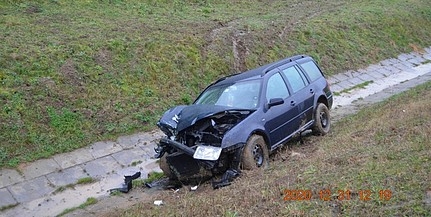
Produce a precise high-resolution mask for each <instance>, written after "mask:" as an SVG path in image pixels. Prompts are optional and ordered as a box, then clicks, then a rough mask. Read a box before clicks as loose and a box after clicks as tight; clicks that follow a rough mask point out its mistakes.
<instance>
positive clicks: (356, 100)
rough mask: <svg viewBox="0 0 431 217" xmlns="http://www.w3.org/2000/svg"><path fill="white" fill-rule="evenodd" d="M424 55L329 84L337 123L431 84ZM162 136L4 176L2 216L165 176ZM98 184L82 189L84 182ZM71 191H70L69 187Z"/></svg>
mask: <svg viewBox="0 0 431 217" xmlns="http://www.w3.org/2000/svg"><path fill="white" fill-rule="evenodd" d="M424 51H425V52H423V53H409V54H401V55H399V56H398V58H396V59H395V58H394V59H388V60H384V61H381V62H380V63H378V64H375V65H371V66H369V67H367V68H366V69H361V70H358V71H348V72H345V73H341V74H337V75H335V76H332V77H330V78H328V81H329V82H330V84H331V89H332V91H333V92H335V96H334V106H333V110H332V113H331V114H332V120H333V121H336V120H339V119H341V118H342V117H345V116H346V115H348V114H353V113H355V112H356V111H357V110H359V109H360V108H362V107H363V106H366V105H369V104H373V103H375V102H379V101H382V100H383V99H386V98H388V97H389V96H392V95H394V94H397V93H400V92H402V91H405V90H407V89H410V88H411V87H414V86H416V85H418V84H421V83H424V82H426V81H428V80H431V47H429V48H426V49H425V50H424ZM162 136H163V134H162V133H161V132H160V131H153V132H147V133H138V134H135V135H131V136H122V137H119V138H118V139H117V140H116V141H103V142H96V143H94V144H92V145H90V146H89V147H87V148H83V149H79V150H76V151H73V152H70V153H65V154H60V155H56V156H54V157H52V158H50V159H43V160H39V161H36V162H33V163H30V164H26V165H23V166H20V167H19V168H18V169H17V170H15V169H2V170H1V171H0V207H1V208H2V211H1V212H0V215H1V216H55V215H58V214H60V213H61V212H63V211H64V210H66V209H70V208H73V207H77V206H79V205H81V204H83V203H84V202H85V201H86V200H87V199H88V198H97V199H98V200H100V199H102V198H105V197H108V196H109V189H112V188H118V187H121V185H122V184H123V183H124V181H123V180H124V176H126V175H129V176H131V175H133V174H135V173H136V172H140V173H141V174H142V175H141V178H146V177H147V174H148V173H150V172H152V171H160V168H159V167H158V164H157V163H156V159H153V158H152V156H153V155H154V150H153V148H154V147H155V145H156V142H157V140H158V139H159V138H161V137H162ZM85 178H90V179H91V180H96V181H95V182H92V183H89V184H82V185H77V184H76V183H77V182H78V181H79V180H82V179H85ZM66 186H68V187H66ZM61 188H64V189H63V190H62V191H58V189H61Z"/></svg>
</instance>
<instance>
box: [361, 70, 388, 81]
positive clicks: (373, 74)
mask: <svg viewBox="0 0 431 217" xmlns="http://www.w3.org/2000/svg"><path fill="white" fill-rule="evenodd" d="M366 75H369V76H371V77H373V78H374V79H373V80H378V79H382V78H384V77H386V76H385V75H384V74H382V73H380V72H378V71H372V72H368V73H367V74H366Z"/></svg>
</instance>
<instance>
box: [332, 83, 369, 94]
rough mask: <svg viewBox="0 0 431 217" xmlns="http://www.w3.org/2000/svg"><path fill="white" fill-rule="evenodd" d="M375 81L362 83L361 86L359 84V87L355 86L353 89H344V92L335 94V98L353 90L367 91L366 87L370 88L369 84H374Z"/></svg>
mask: <svg viewBox="0 0 431 217" xmlns="http://www.w3.org/2000/svg"><path fill="white" fill-rule="evenodd" d="M373 82H374V81H365V82H362V83H360V84H357V85H355V86H353V87H349V88H346V89H343V90H342V91H340V92H334V95H335V96H339V95H341V94H342V93H349V92H350V91H352V90H354V89H365V87H366V86H368V85H369V84H372V83H373Z"/></svg>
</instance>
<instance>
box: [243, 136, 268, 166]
mask: <svg viewBox="0 0 431 217" xmlns="http://www.w3.org/2000/svg"><path fill="white" fill-rule="evenodd" d="M241 164H242V168H243V169H246V170H253V169H257V168H267V167H268V164H269V152H268V146H267V145H266V142H265V140H264V139H263V137H262V136H259V135H252V136H251V137H250V138H249V139H248V141H247V144H246V145H245V147H244V150H243V153H242V157H241Z"/></svg>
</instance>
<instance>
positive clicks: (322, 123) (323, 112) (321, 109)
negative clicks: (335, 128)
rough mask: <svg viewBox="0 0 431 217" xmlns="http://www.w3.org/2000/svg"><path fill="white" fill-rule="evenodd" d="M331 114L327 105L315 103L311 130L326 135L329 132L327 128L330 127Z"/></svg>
mask: <svg viewBox="0 0 431 217" xmlns="http://www.w3.org/2000/svg"><path fill="white" fill-rule="evenodd" d="M330 118H331V116H330V114H329V109H328V107H327V106H326V105H325V104H323V103H319V104H318V105H317V109H316V113H315V114H314V126H313V131H314V132H315V133H316V134H321V135H326V134H327V133H329V129H330V128H331V120H330Z"/></svg>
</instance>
